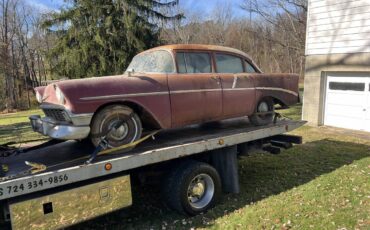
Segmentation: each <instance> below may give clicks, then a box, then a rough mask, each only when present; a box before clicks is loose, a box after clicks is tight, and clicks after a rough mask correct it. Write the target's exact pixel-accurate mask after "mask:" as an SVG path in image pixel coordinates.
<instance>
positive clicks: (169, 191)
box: [162, 161, 221, 216]
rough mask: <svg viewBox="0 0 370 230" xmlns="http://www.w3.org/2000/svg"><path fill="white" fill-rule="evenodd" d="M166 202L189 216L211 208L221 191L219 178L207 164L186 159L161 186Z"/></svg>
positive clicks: (214, 170)
mask: <svg viewBox="0 0 370 230" xmlns="http://www.w3.org/2000/svg"><path fill="white" fill-rule="evenodd" d="M162 189H163V192H162V194H163V198H164V201H165V202H166V204H167V205H168V206H169V207H170V208H172V209H174V210H175V211H177V212H179V213H181V214H186V215H190V216H194V215H198V214H200V213H202V212H205V211H207V210H208V209H210V208H212V207H213V206H214V205H215V204H216V203H217V200H218V198H219V196H220V193H221V179H220V176H219V174H218V172H217V171H216V169H215V168H213V167H212V166H210V165H209V164H206V163H202V162H197V161H187V162H185V163H183V164H181V165H180V166H179V167H177V168H176V169H175V170H173V171H172V172H171V173H170V174H169V175H167V177H166V179H165V180H164V184H163V186H162Z"/></svg>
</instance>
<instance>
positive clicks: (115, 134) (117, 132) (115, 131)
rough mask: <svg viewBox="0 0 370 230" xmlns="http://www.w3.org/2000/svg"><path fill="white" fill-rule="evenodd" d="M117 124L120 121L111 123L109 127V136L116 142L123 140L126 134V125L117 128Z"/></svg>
mask: <svg viewBox="0 0 370 230" xmlns="http://www.w3.org/2000/svg"><path fill="white" fill-rule="evenodd" d="M119 122H121V121H119V120H117V121H115V122H112V123H111V124H110V126H109V129H110V130H111V132H110V133H109V134H110V135H109V136H110V137H111V138H112V139H114V140H116V141H119V140H122V139H124V138H125V137H126V136H127V134H128V127H127V123H123V124H122V125H120V126H119V127H116V126H117V125H118V124H119Z"/></svg>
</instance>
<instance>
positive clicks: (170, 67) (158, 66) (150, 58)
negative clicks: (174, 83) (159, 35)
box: [126, 50, 175, 73]
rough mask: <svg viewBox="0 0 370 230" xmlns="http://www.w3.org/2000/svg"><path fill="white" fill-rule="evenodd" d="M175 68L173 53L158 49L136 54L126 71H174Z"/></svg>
mask: <svg viewBox="0 0 370 230" xmlns="http://www.w3.org/2000/svg"><path fill="white" fill-rule="evenodd" d="M174 69H175V68H174V64H173V60H172V56H171V54H170V53H169V52H167V51H164V50H158V51H153V52H145V53H142V54H138V55H136V56H135V57H134V59H132V61H131V63H130V65H129V66H128V68H127V70H126V72H139V73H145V72H146V73H172V72H174Z"/></svg>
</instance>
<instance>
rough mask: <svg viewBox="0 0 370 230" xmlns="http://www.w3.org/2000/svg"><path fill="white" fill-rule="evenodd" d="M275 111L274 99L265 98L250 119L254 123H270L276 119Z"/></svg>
mask: <svg viewBox="0 0 370 230" xmlns="http://www.w3.org/2000/svg"><path fill="white" fill-rule="evenodd" d="M274 111H275V108H274V103H273V101H272V100H271V99H263V100H261V101H260V102H259V103H258V105H257V108H256V112H255V113H254V114H253V115H252V116H250V121H251V122H252V124H254V125H268V124H270V123H272V122H273V120H274V116H275V112H274Z"/></svg>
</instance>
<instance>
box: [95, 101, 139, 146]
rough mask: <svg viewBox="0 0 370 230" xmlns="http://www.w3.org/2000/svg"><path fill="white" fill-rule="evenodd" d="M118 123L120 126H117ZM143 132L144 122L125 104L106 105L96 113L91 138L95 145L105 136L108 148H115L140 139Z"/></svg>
mask: <svg viewBox="0 0 370 230" xmlns="http://www.w3.org/2000/svg"><path fill="white" fill-rule="evenodd" d="M122 122H123V123H122ZM117 125H120V126H119V127H118V128H117V127H115V126H117ZM109 130H111V132H109ZM141 134H142V124H141V121H140V118H139V116H138V115H137V114H136V113H135V112H134V111H133V110H132V109H131V108H129V107H127V106H124V105H110V106H107V107H105V108H104V109H102V110H100V111H99V112H98V113H97V114H96V115H94V117H93V120H92V122H91V132H90V140H91V142H92V144H93V145H94V146H95V147H97V146H98V145H99V144H100V143H101V140H102V138H103V137H104V136H106V141H107V144H108V148H115V147H119V146H122V145H125V144H129V143H132V142H134V141H136V140H138V139H139V138H140V137H141ZM130 149H132V148H130ZM126 150H129V149H126Z"/></svg>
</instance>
